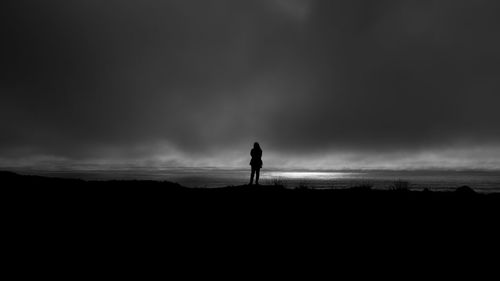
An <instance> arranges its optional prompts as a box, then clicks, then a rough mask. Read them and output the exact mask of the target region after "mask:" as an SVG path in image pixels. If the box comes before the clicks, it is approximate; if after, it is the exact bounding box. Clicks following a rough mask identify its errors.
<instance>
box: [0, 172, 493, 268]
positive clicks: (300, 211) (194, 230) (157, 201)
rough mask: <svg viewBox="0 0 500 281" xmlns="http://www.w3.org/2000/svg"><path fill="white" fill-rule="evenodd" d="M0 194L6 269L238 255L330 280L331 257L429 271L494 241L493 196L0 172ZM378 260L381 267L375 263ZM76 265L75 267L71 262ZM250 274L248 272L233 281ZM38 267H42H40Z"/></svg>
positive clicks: (212, 259)
mask: <svg viewBox="0 0 500 281" xmlns="http://www.w3.org/2000/svg"><path fill="white" fill-rule="evenodd" d="M0 186H1V188H0V192H1V194H0V200H1V205H2V221H1V224H2V233H3V236H4V238H3V240H2V241H3V242H4V245H8V246H10V247H12V248H13V250H12V251H11V252H9V255H8V256H9V257H10V260H16V259H26V258H28V259H32V260H34V261H35V262H36V263H39V262H40V261H48V262H49V263H50V262H51V260H50V259H48V256H49V254H54V253H55V254H56V255H58V257H59V259H58V263H57V264H54V263H53V262H52V266H55V268H56V272H58V271H59V269H60V268H61V267H62V266H61V265H64V267H68V268H72V267H73V266H74V265H75V264H80V265H85V266H84V267H85V268H89V267H88V266H87V265H88V264H96V263H98V264H101V265H102V266H103V267H104V268H108V267H109V264H110V263H113V262H115V261H119V264H120V265H124V264H127V262H129V263H131V265H129V266H130V267H129V266H127V267H126V268H123V267H120V268H119V272H126V271H127V270H128V269H129V268H133V267H134V266H136V265H137V264H138V263H140V262H141V261H145V263H146V264H147V265H148V266H149V265H151V264H154V265H159V266H165V264H171V261H173V260H174V261H178V262H179V263H181V264H184V265H186V264H188V265H189V264H192V263H193V262H197V263H201V264H204V263H206V262H216V261H219V259H223V260H225V261H226V262H227V261H229V262H230V263H234V264H239V265H240V266H241V265H242V264H246V263H244V262H241V260H242V258H246V259H251V260H252V261H253V262H255V263H260V264H262V261H266V264H268V265H270V267H271V268H274V269H275V270H276V268H275V266H276V264H278V263H280V262H281V261H287V263H288V264H290V262H292V263H293V262H295V263H298V264H300V266H299V268H300V267H301V266H303V265H304V262H309V263H311V264H314V265H317V264H318V263H320V262H321V261H323V262H325V263H326V264H325V267H323V268H324V269H328V271H329V270H330V267H331V266H332V265H334V264H336V262H332V260H337V261H338V260H341V261H344V262H348V263H350V264H351V265H357V264H358V263H359V262H360V260H364V261H365V262H367V263H372V262H373V261H383V262H382V263H387V262H386V261H390V262H389V263H390V264H389V267H390V268H391V269H390V270H391V271H392V270H393V268H394V266H393V262H398V261H399V262H402V263H408V262H406V260H405V258H403V257H408V256H410V257H417V256H419V255H423V256H424V259H422V260H423V261H426V262H427V264H426V265H425V266H423V267H427V266H428V263H429V261H431V260H432V259H434V262H433V263H432V264H435V265H439V266H441V263H442V261H443V260H449V257H450V256H452V257H456V258H457V259H459V260H466V261H469V260H470V259H474V260H476V259H477V257H480V255H479V254H475V255H465V254H464V251H470V250H472V251H476V252H477V251H479V250H481V251H483V250H487V251H490V252H491V253H498V252H496V251H495V250H494V248H492V245H493V243H494V241H497V240H498V237H499V236H497V234H496V233H498V232H495V229H496V228H497V225H498V214H499V213H500V212H498V211H499V207H500V195H499V194H478V193H475V192H474V191H473V190H471V189H469V188H465V187H464V188H460V189H458V190H457V191H455V192H432V191H427V192H412V191H406V190H397V191H382V190H370V189H368V188H352V189H344V190H309V189H295V190H289V189H285V188H283V187H279V186H260V187H249V186H237V187H226V188H220V189H193V188H185V187H182V186H180V185H178V184H174V183H169V182H155V181H107V182H101V181H82V180H76V179H56V178H45V177H37V176H22V175H18V174H14V173H9V172H0ZM443 253H445V257H446V258H444V257H443V256H442V255H443ZM384 254H385V255H389V256H390V259H389V260H386V259H383V260H382V259H381V255H384ZM75 256H77V257H83V260H84V262H83V263H82V262H81V261H80V262H79V263H75V262H74V257H75ZM486 256H491V254H488V255H484V257H486ZM70 257H71V258H70ZM442 257H443V258H442ZM217 264H219V265H220V263H219V262H217ZM408 264H411V265H413V263H408ZM260 266H261V265H257V264H253V263H252V264H251V266H250V267H251V268H250V269H245V271H243V272H252V271H253V270H255V268H260ZM417 267H419V268H420V267H422V265H421V264H420V265H418V266H417ZM46 268H52V267H45V266H43V267H42V270H46ZM227 268H228V267H227V266H224V267H223V269H222V271H225V270H227ZM293 268H295V267H293ZM213 269H217V267H213V268H212V270H213ZM291 269H292V268H290V267H286V268H284V269H283V270H285V271H286V272H289V271H290V270H291ZM357 270H358V271H359V270H360V269H359V268H358V269H357ZM361 271H363V270H361ZM37 272H38V271H37ZM78 272H85V270H83V271H78ZM145 272H147V271H141V272H140V276H142V275H143V274H144V273H145ZM189 272H193V273H195V272H198V271H197V270H196V269H193V268H192V267H189V270H188V271H183V274H188V273H189ZM330 273H332V272H330ZM333 273H335V275H336V274H337V271H333Z"/></svg>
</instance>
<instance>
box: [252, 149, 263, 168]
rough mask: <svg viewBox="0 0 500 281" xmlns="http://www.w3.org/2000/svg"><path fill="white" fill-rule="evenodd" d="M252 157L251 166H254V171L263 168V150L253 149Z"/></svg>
mask: <svg viewBox="0 0 500 281" xmlns="http://www.w3.org/2000/svg"><path fill="white" fill-rule="evenodd" d="M250 156H252V160H251V161H250V166H252V168H254V169H260V168H262V150H261V149H255V148H253V149H252V150H251V151H250Z"/></svg>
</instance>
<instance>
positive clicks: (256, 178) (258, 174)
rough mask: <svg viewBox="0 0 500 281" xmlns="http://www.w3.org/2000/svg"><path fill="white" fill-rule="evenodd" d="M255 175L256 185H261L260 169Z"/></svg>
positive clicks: (256, 170)
mask: <svg viewBox="0 0 500 281" xmlns="http://www.w3.org/2000/svg"><path fill="white" fill-rule="evenodd" d="M255 173H256V174H257V175H256V176H255V184H256V185H259V177H260V169H255Z"/></svg>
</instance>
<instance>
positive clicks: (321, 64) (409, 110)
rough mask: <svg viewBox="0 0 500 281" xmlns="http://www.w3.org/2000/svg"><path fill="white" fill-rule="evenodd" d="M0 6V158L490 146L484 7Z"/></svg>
mask: <svg viewBox="0 0 500 281" xmlns="http://www.w3.org/2000/svg"><path fill="white" fill-rule="evenodd" d="M9 2H10V1H8V3H7V4H2V5H4V6H5V8H3V9H1V10H2V12H0V13H2V15H1V16H2V17H1V19H0V22H1V25H0V30H1V32H2V34H3V36H2V37H3V38H2V40H3V42H4V43H3V44H1V46H0V61H1V63H0V93H1V96H0V126H1V130H2V133H1V136H0V158H4V159H24V158H25V157H28V158H29V157H30V156H39V155H45V156H50V157H56V158H57V157H60V158H64V159H73V160H75V161H77V160H82V159H94V158H99V159H106V158H110V159H111V158H117V159H121V158H127V159H146V158H148V157H159V155H161V157H166V158H168V159H170V158H169V156H172V155H178V156H176V159H180V160H178V161H180V162H182V158H183V157H184V158H186V157H191V159H196V158H197V157H199V158H200V159H201V158H203V157H204V158H205V159H213V160H214V162H215V163H224V161H229V160H228V159H227V157H233V156H234V153H235V151H239V150H240V149H241V148H242V147H243V148H244V149H247V148H248V147H247V146H249V145H250V144H251V143H252V142H253V141H255V140H258V141H260V142H261V143H262V144H263V146H264V147H266V148H267V149H268V150H267V151H268V152H269V155H275V159H274V160H272V161H275V163H281V162H282V161H284V162H287V161H286V160H283V159H287V158H290V159H312V160H308V161H309V162H307V163H312V162H314V159H319V158H318V156H317V155H324V154H325V153H326V154H331V155H345V154H349V155H369V156H370V157H371V158H370V159H379V158H381V157H382V158H384V159H386V160H385V161H386V162H387V161H392V160H391V157H389V155H401V153H402V154H404V155H420V154H421V153H426V152H429V153H430V151H433V153H435V154H436V153H437V152H436V151H442V149H448V148H450V147H452V148H453V147H455V148H457V151H458V150H460V151H463V150H464V149H465V150H470V151H476V150H477V147H482V148H484V149H486V148H487V149H490V150H491V151H497V150H496V149H497V148H498V147H499V146H500V145H499V140H500V129H499V128H500V126H498V120H500V111H498V109H497V107H498V104H499V103H500V95H498V93H499V90H500V79H498V78H499V76H500V53H498V50H499V49H500V37H498V31H499V30H500V21H499V20H498V17H497V16H496V14H495V12H494V11H496V10H498V8H500V4H499V3H498V1H487V0H478V1H465V0H459V1H451V0H449V1H368V0H350V1H320V0H316V1H315V0H293V1H281V0H274V1H264V0H260V1H234V0H231V1H230V0H217V1H195V0H187V1H186V0H182V1H175V0H174V1H153V0H146V1H132V0H122V1H117V0H100V1H97V0H89V1H68V0H66V1H49V2H46V3H42V2H39V1H12V2H10V3H9ZM437 154H439V153H437ZM441 154H442V153H441ZM245 155H246V151H245ZM477 155H479V154H477ZM481 155H483V156H477V157H476V158H478V160H477V161H476V163H483V162H484V161H487V159H486V158H488V157H487V153H486V155H484V153H483V154H481ZM490 155H491V154H490ZM493 155H496V154H493ZM161 157H160V158H161ZM172 157H173V156H172ZM405 157H406V156H405ZM415 157H416V156H415ZM186 159H187V158H186ZM405 159H406V158H405ZM415 159H417V158H415ZM318 161H319V160H318ZM345 161H347V163H345V166H349V161H351V162H352V163H356V161H355V160H353V159H352V157H351V158H348V159H346V160H345ZM415 161H417V160H415ZM436 161H437V160H436ZM488 161H489V160H488ZM409 162H410V163H411V161H409ZM437 162H439V161H437ZM458 162H460V160H457V163H458ZM186 163H188V162H186ZM189 163H190V162H189ZM238 163H239V162H238ZM488 163H489V162H488ZM193 165H195V164H193ZM307 165H309V164H307ZM325 165H333V164H331V163H330V164H325ZM470 165H474V163H471V164H470ZM478 165H479V164H478ZM491 165H493V166H494V165H496V164H491ZM373 166H376V164H373ZM424 166H425V165H424ZM429 166H431V165H430V164H429ZM451 166H452V165H451Z"/></svg>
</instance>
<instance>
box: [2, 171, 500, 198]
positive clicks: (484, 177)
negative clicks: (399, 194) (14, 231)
mask: <svg viewBox="0 0 500 281" xmlns="http://www.w3.org/2000/svg"><path fill="white" fill-rule="evenodd" d="M11 170H12V171H14V172H18V173H20V174H25V175H40V176H49V177H61V178H77V179H84V180H155V181H170V182H176V183H179V184H181V185H183V186H186V187H201V188H217V187H226V186H239V185H244V184H247V183H248V182H249V179H250V171H248V170H242V169H218V168H142V167H141V168H126V169H125V168H120V169H84V170H81V169H78V170H76V169H51V170H39V169H11ZM397 182H399V183H401V182H403V183H404V184H403V185H404V186H407V187H408V188H409V189H411V190H423V189H426V188H427V189H430V190H435V191H449V190H454V189H456V188H457V187H461V186H469V187H471V188H473V189H474V190H476V191H478V192H484V193H490V192H500V171H452V170H425V171H423V170H419V171H414V170H404V171H392V170H381V171H380V170H369V171H324V170H321V171H310V170H293V171H291V170H262V171H261V177H260V184H262V185H275V184H279V185H284V186H286V187H287V188H291V189H293V188H298V187H309V188H315V189H329V188H334V189H338V188H350V187H356V186H361V185H364V186H366V185H369V186H372V187H373V188H375V189H390V188H393V187H394V186H395V185H397V184H396V183H397ZM399 185H401V184H399Z"/></svg>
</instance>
